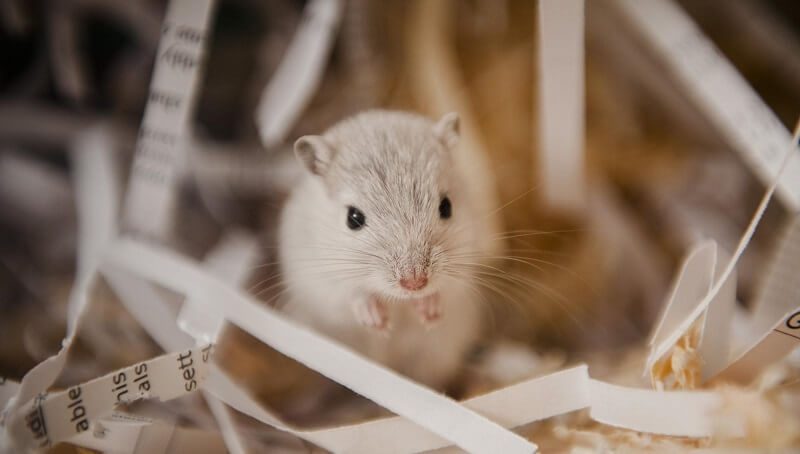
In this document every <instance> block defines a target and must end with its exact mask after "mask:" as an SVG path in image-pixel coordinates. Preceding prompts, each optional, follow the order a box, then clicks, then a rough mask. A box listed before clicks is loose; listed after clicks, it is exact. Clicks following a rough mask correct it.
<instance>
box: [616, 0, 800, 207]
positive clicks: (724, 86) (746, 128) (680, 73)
mask: <svg viewBox="0 0 800 454" xmlns="http://www.w3.org/2000/svg"><path fill="white" fill-rule="evenodd" d="M615 2H616V4H617V5H619V7H620V9H621V10H622V11H623V12H625V13H626V14H627V16H628V17H629V18H630V19H631V20H632V22H633V23H634V24H635V25H636V27H637V29H638V30H639V31H640V32H641V33H642V35H643V36H644V37H645V38H646V39H647V40H648V41H649V43H650V44H651V45H652V46H653V47H654V49H655V50H656V51H657V52H658V54H659V55H660V56H661V57H662V58H663V60H664V61H665V62H666V63H667V65H668V66H669V69H670V70H671V72H672V74H673V75H674V76H675V77H676V78H677V80H678V81H679V82H680V83H681V84H682V85H683V87H684V88H685V89H686V91H687V92H688V94H689V95H690V96H691V98H692V99H693V100H694V101H695V102H696V104H697V106H698V107H699V108H700V109H701V110H702V111H703V112H704V113H705V115H707V116H708V118H709V119H710V120H711V121H712V122H713V123H714V125H716V127H717V128H719V130H720V131H721V132H722V133H723V134H724V136H725V137H726V138H727V139H728V141H729V142H730V144H731V145H732V146H733V147H734V148H735V149H736V151H738V152H739V153H740V154H741V155H742V158H743V159H744V161H745V162H746V163H747V164H748V165H749V166H750V167H751V168H752V169H753V171H754V172H755V174H756V175H757V176H758V177H759V178H760V179H761V181H762V182H763V183H764V184H765V185H767V184H769V183H770V182H772V180H773V179H774V178H775V175H776V174H777V173H778V169H779V168H780V166H781V162H782V159H783V156H784V151H785V146H786V143H788V142H789V140H790V139H789V137H790V136H789V132H788V131H787V130H786V128H785V127H784V126H783V125H782V124H781V122H780V120H778V118H777V117H776V116H775V114H774V113H773V112H772V111H771V110H770V109H769V107H767V106H766V105H765V104H764V102H763V101H762V100H761V99H760V98H759V96H758V95H757V94H756V92H755V91H753V89H752V88H751V87H750V86H749V85H748V83H747V81H746V80H745V79H744V78H743V77H742V76H741V75H740V74H739V73H738V72H737V71H736V68H735V67H734V66H733V65H731V63H730V62H729V61H728V60H727V59H726V58H725V57H724V56H723V55H722V54H721V53H720V51H719V50H718V49H717V48H716V47H715V46H714V44H713V43H712V42H711V41H710V40H709V39H708V38H706V37H705V36H704V35H703V32H702V31H701V30H700V28H698V27H697V25H695V24H694V23H693V22H692V20H691V18H690V17H689V16H688V15H687V14H686V13H685V12H684V11H683V10H682V9H681V8H680V7H679V6H677V5H676V4H675V3H674V2H672V1H671V0H615ZM778 197H779V198H780V200H781V202H783V204H784V205H785V206H786V207H787V208H789V209H790V210H792V211H798V210H800V159H795V160H794V161H793V162H791V163H790V164H789V168H788V169H786V172H785V174H784V175H783V177H782V178H781V180H780V183H779V185H778Z"/></svg>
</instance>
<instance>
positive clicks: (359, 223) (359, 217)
mask: <svg viewBox="0 0 800 454" xmlns="http://www.w3.org/2000/svg"><path fill="white" fill-rule="evenodd" d="M366 222H367V218H366V217H365V216H364V213H362V212H361V210H359V209H358V208H356V207H347V227H349V228H350V230H359V229H361V227H364V224H366Z"/></svg>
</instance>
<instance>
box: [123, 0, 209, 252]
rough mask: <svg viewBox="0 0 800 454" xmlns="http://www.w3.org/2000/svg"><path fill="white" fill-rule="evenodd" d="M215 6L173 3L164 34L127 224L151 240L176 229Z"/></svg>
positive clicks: (195, 0)
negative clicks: (179, 184) (179, 194)
mask: <svg viewBox="0 0 800 454" xmlns="http://www.w3.org/2000/svg"><path fill="white" fill-rule="evenodd" d="M213 5H214V0H171V1H170V2H169V7H168V9H167V14H166V18H165V19H164V24H163V26H162V28H161V40H160V42H159V45H158V50H157V52H156V62H155V69H154V70H153V79H152V81H151V82H150V93H149V95H148V99H147V106H146V107H145V112H144V118H143V119H142V126H141V128H140V129H139V138H138V141H137V144H136V154H135V155H134V159H133V168H132V170H131V177H130V190H129V191H128V193H127V200H126V202H125V219H124V226H125V229H126V230H129V231H133V232H136V233H140V234H142V235H145V236H147V237H150V238H154V239H162V238H163V237H164V236H165V235H167V234H168V232H169V230H170V228H171V222H172V213H173V211H174V208H175V203H176V194H175V190H174V188H175V184H176V183H177V181H178V180H179V177H180V175H179V172H182V171H183V167H184V166H185V162H186V156H185V154H186V150H185V147H184V142H185V137H186V135H187V132H188V131H187V130H188V128H189V123H190V120H191V115H192V112H193V110H194V98H195V95H196V92H197V87H198V85H199V80H200V70H201V67H202V65H203V60H204V58H205V51H204V49H205V46H206V42H207V40H208V25H209V22H210V18H211V11H212V9H213V8H212V7H213Z"/></svg>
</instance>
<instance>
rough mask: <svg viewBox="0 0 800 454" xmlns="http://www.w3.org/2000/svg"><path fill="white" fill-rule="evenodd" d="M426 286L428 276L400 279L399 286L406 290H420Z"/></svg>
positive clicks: (420, 275) (415, 275)
mask: <svg viewBox="0 0 800 454" xmlns="http://www.w3.org/2000/svg"><path fill="white" fill-rule="evenodd" d="M426 285H428V276H425V275H424V274H413V275H411V276H406V277H404V278H401V279H400V286H401V287H403V288H404V289H406V290H421V289H423V288H425V286H426Z"/></svg>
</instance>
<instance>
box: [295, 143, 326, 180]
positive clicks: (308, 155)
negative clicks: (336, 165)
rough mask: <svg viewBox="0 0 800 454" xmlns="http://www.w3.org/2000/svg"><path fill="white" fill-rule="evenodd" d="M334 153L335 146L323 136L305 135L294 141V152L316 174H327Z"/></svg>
mask: <svg viewBox="0 0 800 454" xmlns="http://www.w3.org/2000/svg"><path fill="white" fill-rule="evenodd" d="M333 153H334V151H333V147H332V146H331V145H330V144H329V143H328V141H326V140H325V138H324V137H322V136H303V137H301V138H299V139H297V141H296V142H295V143H294V154H295V155H296V156H297V157H298V158H299V159H300V162H302V163H303V165H304V166H305V167H306V168H307V169H308V171H309V172H311V173H313V174H315V175H324V174H325V172H326V171H327V170H328V166H329V165H330V163H331V159H333Z"/></svg>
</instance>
